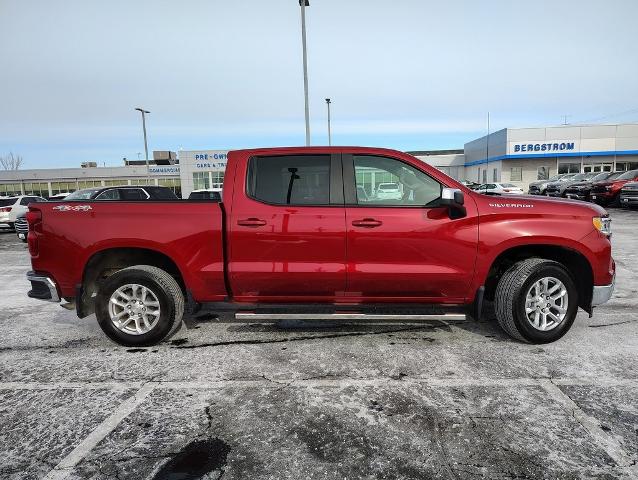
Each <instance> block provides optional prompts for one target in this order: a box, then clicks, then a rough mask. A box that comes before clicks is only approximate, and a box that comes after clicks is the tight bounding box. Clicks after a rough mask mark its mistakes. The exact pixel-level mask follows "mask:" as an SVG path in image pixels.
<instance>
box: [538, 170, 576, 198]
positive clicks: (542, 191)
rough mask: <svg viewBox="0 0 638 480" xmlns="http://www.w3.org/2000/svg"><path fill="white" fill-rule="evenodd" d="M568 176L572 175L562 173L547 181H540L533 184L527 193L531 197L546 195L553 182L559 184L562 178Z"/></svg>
mask: <svg viewBox="0 0 638 480" xmlns="http://www.w3.org/2000/svg"><path fill="white" fill-rule="evenodd" d="M567 175H570V174H568V173H561V174H559V175H554V176H553V177H552V178H548V179H546V180H538V181H537V182H532V183H530V184H529V185H528V187H527V193H529V194H530V195H545V190H546V189H547V185H549V184H550V183H552V182H557V181H559V180H560V179H561V178H563V177H565V176H567ZM573 175H575V174H573Z"/></svg>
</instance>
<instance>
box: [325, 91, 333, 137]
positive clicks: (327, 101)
mask: <svg viewBox="0 0 638 480" xmlns="http://www.w3.org/2000/svg"><path fill="white" fill-rule="evenodd" d="M326 106H327V107H328V146H331V145H332V135H331V133H330V99H329V98H326Z"/></svg>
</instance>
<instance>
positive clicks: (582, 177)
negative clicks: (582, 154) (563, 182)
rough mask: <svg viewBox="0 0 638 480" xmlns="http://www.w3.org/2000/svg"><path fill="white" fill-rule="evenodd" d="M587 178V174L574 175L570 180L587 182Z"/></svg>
mask: <svg viewBox="0 0 638 480" xmlns="http://www.w3.org/2000/svg"><path fill="white" fill-rule="evenodd" d="M588 178H589V174H588V173H579V174H578V175H574V176H573V177H572V178H571V179H572V180H587V179H588Z"/></svg>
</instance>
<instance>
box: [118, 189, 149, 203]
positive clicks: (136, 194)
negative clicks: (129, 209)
mask: <svg viewBox="0 0 638 480" xmlns="http://www.w3.org/2000/svg"><path fill="white" fill-rule="evenodd" d="M120 197H121V198H122V200H146V199H147V198H148V195H147V194H146V193H145V192H144V191H143V190H142V189H141V188H122V189H121V190H120Z"/></svg>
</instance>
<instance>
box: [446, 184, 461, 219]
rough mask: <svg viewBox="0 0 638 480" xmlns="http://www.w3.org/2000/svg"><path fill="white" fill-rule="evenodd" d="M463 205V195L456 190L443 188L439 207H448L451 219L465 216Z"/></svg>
mask: <svg viewBox="0 0 638 480" xmlns="http://www.w3.org/2000/svg"><path fill="white" fill-rule="evenodd" d="M464 203H465V195H463V192H462V191H461V190H459V189H458V188H444V189H443V190H442V191H441V205H443V206H446V207H448V210H449V215H450V218H451V219H453V220H454V219H457V218H463V217H464V216H465V215H467V210H466V209H465V207H464V206H463V204H464Z"/></svg>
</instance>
